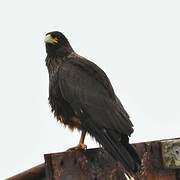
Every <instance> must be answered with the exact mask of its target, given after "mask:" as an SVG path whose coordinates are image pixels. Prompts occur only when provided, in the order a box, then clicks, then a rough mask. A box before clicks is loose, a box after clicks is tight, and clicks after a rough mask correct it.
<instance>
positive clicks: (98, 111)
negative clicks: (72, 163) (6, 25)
mask: <svg viewBox="0 0 180 180" xmlns="http://www.w3.org/2000/svg"><path fill="white" fill-rule="evenodd" d="M44 41H45V48H46V53H47V56H46V59H45V62H46V66H47V69H48V74H49V97H48V100H49V104H50V106H51V111H52V112H53V114H54V116H55V117H56V119H57V121H59V122H61V123H62V124H64V126H65V127H68V128H70V129H71V130H72V131H73V130H74V129H78V130H79V131H80V132H81V137H80V140H79V143H78V145H77V146H75V147H73V148H70V150H86V148H87V146H86V145H85V143H84V140H85V135H86V133H88V134H90V136H92V137H93V138H95V140H96V141H97V142H98V143H99V144H100V145H101V146H102V147H103V148H104V149H105V150H106V151H107V152H108V153H109V154H110V155H111V157H112V158H114V159H115V160H117V161H119V162H120V163H121V164H122V165H123V167H124V168H125V169H126V170H127V171H129V172H131V173H136V172H137V171H138V170H139V167H140V165H141V161H140V158H139V156H138V154H137V152H136V151H135V149H134V148H133V146H132V145H130V144H129V137H130V135H131V134H132V133H133V131H134V129H133V124H132V122H131V120H130V117H129V115H128V113H127V112H126V110H125V109H124V107H123V105H122V103H121V101H120V100H119V98H118V97H117V96H116V94H115V92H114V89H113V87H112V85H111V82H110V80H109V78H108V77H107V75H106V74H105V72H104V71H103V70H102V69H101V68H100V67H98V66H97V65H96V64H95V63H93V62H92V61H90V60H88V59H86V58H84V57H82V56H80V55H78V54H77V53H76V52H75V51H74V50H73V48H72V46H71V44H70V43H69V41H68V39H67V38H66V36H65V35H64V34H63V33H61V32H59V31H52V32H48V33H47V34H46V35H45V40H44ZM111 61H112V60H111Z"/></svg>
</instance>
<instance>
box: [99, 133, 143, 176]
mask: <svg viewBox="0 0 180 180" xmlns="http://www.w3.org/2000/svg"><path fill="white" fill-rule="evenodd" d="M115 134H116V133H115V132H111V130H107V129H103V132H102V134H101V136H100V137H99V138H100V141H101V142H100V143H101V144H102V146H103V147H104V148H105V149H106V150H107V151H108V152H109V153H110V154H111V156H112V157H113V158H114V159H116V160H119V161H120V162H121V163H122V165H123V166H124V167H125V169H127V170H128V171H129V172H132V173H136V172H137V171H138V170H139V167H140V165H141V161H140V159H139V156H138V155H137V153H136V151H135V150H134V148H133V147H132V146H131V145H130V144H129V142H128V136H126V135H121V136H120V138H119V136H116V135H115ZM102 135H103V136H102ZM118 138H119V139H118Z"/></svg>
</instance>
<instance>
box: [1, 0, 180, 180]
mask: <svg viewBox="0 0 180 180" xmlns="http://www.w3.org/2000/svg"><path fill="white" fill-rule="evenodd" d="M0 22H1V28H0V36H1V37H0V46H1V47H0V49H1V51H0V82H1V85H0V109H1V112H0V141H1V151H0V179H3V178H5V177H9V176H12V175H15V174H17V173H19V172H21V171H24V170H26V169H29V168H31V167H33V166H36V165H38V164H40V163H42V162H44V159H43V155H44V154H45V153H53V152H62V151H65V150H66V149H68V148H70V147H72V146H74V145H76V144H77V143H78V141H79V136H80V135H79V134H78V133H77V132H73V133H72V132H70V131H69V130H68V129H64V128H63V126H61V125H60V124H59V123H57V122H56V120H55V119H54V117H53V115H52V113H51V112H50V107H49V105H48V100H47V99H48V72H47V69H46V66H45V57H46V53H45V47H44V36H45V34H46V33H47V32H49V31H54V30H58V31H61V32H63V33H64V34H65V35H66V36H67V38H68V39H69V41H70V43H71V45H72V47H73V48H74V50H75V51H76V52H77V53H79V54H80V55H82V56H84V57H86V58H88V59H89V60H91V61H93V62H95V63H96V64H98V65H99V66H100V67H101V68H102V69H103V70H104V71H105V72H106V74H107V75H108V77H109V78H110V80H111V82H112V85H113V87H114V90H115V92H116V94H117V96H118V97H119V98H120V99H121V101H122V104H123V105H124V107H125V109H126V110H127V112H128V113H129V115H130V117H131V120H132V122H133V124H134V129H135V131H134V133H133V135H132V136H131V142H142V141H150V140H156V139H164V138H175V137H180V127H179V124H180V123H179V120H180V110H179V107H180V83H179V77H180V53H179V52H180V1H166V0H162V1H160V0H151V1H144V0H141V1H140V0H137V1H134V0H129V1H120V0H106V1H105V0H99V1H97V0H91V1H84V0H76V1H69V0H61V1H60V0H52V1H44V0H39V1H35V0H31V1H23V0H16V1H10V0H6V1H1V3H0ZM86 144H87V146H88V147H89V148H92V147H97V146H98V145H97V144H96V143H95V142H94V141H93V140H92V139H91V138H89V137H88V138H87V139H86Z"/></svg>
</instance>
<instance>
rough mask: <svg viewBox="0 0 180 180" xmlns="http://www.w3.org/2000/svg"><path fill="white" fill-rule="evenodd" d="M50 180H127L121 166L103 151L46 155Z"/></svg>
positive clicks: (92, 150) (90, 150)
mask: <svg viewBox="0 0 180 180" xmlns="http://www.w3.org/2000/svg"><path fill="white" fill-rule="evenodd" d="M45 161H46V173H47V174H46V175H47V178H48V179H49V180H120V179H122V180H126V178H125V176H124V173H123V170H122V169H121V168H120V165H119V164H118V163H117V162H115V161H114V160H113V159H112V158H111V157H110V156H109V155H108V154H107V153H106V152H105V151H104V150H102V149H100V148H99V149H89V150H86V151H84V152H83V151H73V152H65V153H54V154H46V155H45Z"/></svg>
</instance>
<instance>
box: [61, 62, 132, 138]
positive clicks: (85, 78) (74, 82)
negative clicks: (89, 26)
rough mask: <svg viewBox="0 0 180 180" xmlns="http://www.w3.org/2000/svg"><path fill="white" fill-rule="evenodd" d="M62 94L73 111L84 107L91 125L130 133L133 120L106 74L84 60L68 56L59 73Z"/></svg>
mask: <svg viewBox="0 0 180 180" xmlns="http://www.w3.org/2000/svg"><path fill="white" fill-rule="evenodd" d="M59 85H60V89H61V93H62V95H63V97H64V99H65V100H66V101H68V102H69V103H70V104H71V106H72V107H73V109H74V110H75V111H79V110H80V109H81V110H83V111H84V112H85V113H87V114H89V115H90V116H91V121H92V122H93V124H94V125H95V126H97V127H99V128H107V129H111V130H114V131H117V132H119V133H123V134H126V135H130V134H131V133H132V132H133V129H132V126H133V125H132V123H131V121H130V120H129V116H128V114H127V113H126V111H125V109H124V108H123V106H122V104H121V102H120V101H119V99H118V98H117V97H116V95H115V94H114V91H113V88H112V86H111V83H110V81H109V79H108V78H107V76H106V74H105V73H104V72H103V71H102V70H101V69H100V68H99V67H98V66H96V65H95V64H94V63H92V62H90V61H88V60H86V59H71V60H69V61H67V62H66V63H64V65H63V67H62V69H61V70H60V74H59Z"/></svg>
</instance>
